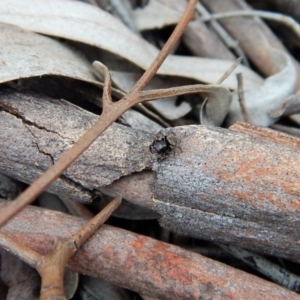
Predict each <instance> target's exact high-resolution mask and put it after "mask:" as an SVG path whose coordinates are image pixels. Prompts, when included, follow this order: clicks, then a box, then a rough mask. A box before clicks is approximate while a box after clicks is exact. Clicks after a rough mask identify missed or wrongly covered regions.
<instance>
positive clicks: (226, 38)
mask: <svg viewBox="0 0 300 300" xmlns="http://www.w3.org/2000/svg"><path fill="white" fill-rule="evenodd" d="M196 9H197V11H198V13H199V14H200V15H201V16H202V17H201V20H202V21H204V20H203V19H205V20H206V18H207V19H208V18H209V17H210V16H211V14H210V13H209V12H208V10H207V9H206V8H205V7H204V6H203V5H202V4H200V3H198V4H197V6H196ZM204 22H205V21H204ZM210 25H211V26H212V28H213V29H214V30H215V31H216V33H217V34H218V35H219V37H220V38H221V39H222V41H223V42H224V43H225V44H226V46H227V47H228V48H229V49H232V50H233V51H234V52H235V53H236V55H237V56H239V57H242V58H243V63H244V65H245V66H247V67H250V64H249V62H248V59H247V56H246V55H245V53H244V51H243V49H242V48H241V47H240V46H239V43H238V42H237V41H236V40H235V39H234V38H233V37H232V36H231V35H230V34H229V33H228V32H227V31H226V30H225V29H224V28H223V27H222V26H221V25H220V24H219V23H218V22H216V20H214V19H212V20H211V21H210Z"/></svg>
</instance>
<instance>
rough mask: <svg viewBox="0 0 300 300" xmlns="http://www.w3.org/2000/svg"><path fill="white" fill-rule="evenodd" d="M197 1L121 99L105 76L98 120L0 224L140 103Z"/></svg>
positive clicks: (11, 206) (13, 204)
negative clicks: (115, 99) (116, 98)
mask: <svg viewBox="0 0 300 300" xmlns="http://www.w3.org/2000/svg"><path fill="white" fill-rule="evenodd" d="M197 2H198V1H197V0H190V1H189V3H188V5H187V7H186V10H185V12H184V13H183V16H182V17H181V19H180V21H179V23H178V25H177V26H176V28H175V30H174V32H173V33H172V35H171V36H170V38H169V40H168V41H167V42H166V44H165V45H164V47H163V49H162V50H161V51H160V53H159V54H158V56H157V57H156V59H155V60H154V61H153V62H152V64H151V65H150V66H149V68H148V69H147V70H146V71H145V73H144V74H143V76H142V77H141V78H140V80H139V81H138V82H137V83H136V85H135V86H134V87H133V89H132V90H131V91H130V92H129V93H128V94H127V95H125V96H124V97H123V98H122V99H121V100H120V101H118V102H115V103H113V102H111V96H110V84H111V83H110V80H109V75H107V76H106V78H105V88H104V91H103V94H104V95H103V102H104V104H103V105H104V106H103V112H102V114H101V116H100V117H99V119H98V120H97V122H96V123H95V124H94V125H93V126H92V127H91V128H90V129H89V130H88V131H87V132H86V133H85V134H84V135H83V136H82V137H81V138H80V139H79V141H78V142H77V143H76V144H75V145H74V146H73V147H72V148H70V149H69V150H68V151H67V152H66V153H65V154H64V155H63V156H62V157H61V158H60V159H59V160H58V161H57V162H56V163H55V164H54V165H53V166H52V167H51V168H50V169H48V170H47V171H46V172H45V173H44V174H43V175H42V176H41V177H39V178H38V179H37V180H36V181H35V182H34V183H33V184H32V185H31V186H30V187H29V188H28V189H27V190H25V191H24V192H23V193H22V194H21V195H20V196H19V197H17V198H16V200H15V201H13V202H11V204H9V205H8V206H7V207H5V208H4V209H3V210H2V212H1V215H0V226H2V225H3V224H4V223H6V222H7V221H8V220H9V219H10V218H11V217H13V216H14V215H15V214H17V213H18V212H19V211H20V210H21V209H22V208H23V207H24V206H26V205H27V204H30V203H31V202H32V201H33V200H34V199H35V198H36V197H37V196H38V195H39V194H40V193H41V192H43V191H44V190H45V189H46V188H47V187H48V186H49V185H50V184H51V183H52V182H53V181H54V180H56V179H57V178H58V177H59V176H60V175H61V174H62V173H63V172H64V171H65V170H66V169H67V168H68V167H69V166H70V165H71V163H72V162H73V161H74V160H75V159H76V158H77V157H78V156H79V155H81V154H82V153H83V152H84V151H85V150H86V149H87V148H88V147H89V146H90V145H91V144H92V143H93V142H94V141H95V140H96V139H97V137H98V136H99V135H100V134H101V133H102V132H103V131H104V130H106V129H107V128H108V127H109V126H110V124H111V123H113V122H114V121H115V120H116V119H117V118H118V117H119V116H121V115H122V114H123V113H124V112H125V111H126V110H127V109H129V108H131V107H132V106H134V105H135V104H137V103H139V102H141V99H140V98H139V91H141V90H142V89H143V88H144V87H145V86H146V85H147V83H148V82H149V81H150V80H151V79H152V77H153V76H154V75H155V73H156V72H157V70H158V69H159V67H160V66H161V64H162V63H163V61H164V60H165V58H166V57H167V55H168V53H169V52H170V50H171V49H172V47H173V46H174V45H175V44H176V42H177V40H178V39H179V37H180V36H181V34H182V33H183V31H184V29H185V27H186V25H187V24H188V22H189V21H190V19H191V18H192V16H193V13H194V8H195V6H196V4H197Z"/></svg>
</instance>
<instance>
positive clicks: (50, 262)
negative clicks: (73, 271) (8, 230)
mask: <svg viewBox="0 0 300 300" xmlns="http://www.w3.org/2000/svg"><path fill="white" fill-rule="evenodd" d="M120 204H121V198H115V199H114V200H112V201H111V202H110V203H109V204H108V205H107V206H105V207H104V208H103V209H102V211H100V212H99V213H98V214H97V215H96V216H95V217H94V218H93V219H91V220H90V221H88V222H87V223H86V224H85V225H84V226H83V227H82V228H81V229H80V230H79V231H77V232H76V233H75V234H74V235H72V236H71V237H69V238H66V239H63V240H58V241H57V242H56V244H55V246H54V248H53V249H52V251H51V252H50V253H48V254H46V255H42V254H40V253H38V252H36V251H34V250H32V249H30V248H28V247H26V246H24V245H20V244H19V243H17V242H16V241H15V240H13V239H11V238H10V237H8V236H6V235H5V234H3V233H1V232H0V246H1V247H3V248H4V249H6V250H7V251H9V252H11V253H12V254H14V255H16V256H17V257H19V258H20V259H21V260H23V261H24V262H26V263H27V264H29V265H30V266H32V267H33V268H35V269H36V270H37V271H38V272H39V274H40V275H41V277H42V286H41V299H54V298H51V297H53V296H55V297H56V298H55V299H66V298H65V296H64V281H63V279H64V272H65V267H66V264H67V262H68V261H69V259H70V258H71V257H72V256H73V255H74V254H75V253H76V252H77V251H78V249H79V248H80V247H81V245H82V244H83V243H84V242H85V241H86V240H87V239H88V238H89V237H91V236H92V235H93V234H94V233H95V231H96V230H98V228H99V227H100V225H102V224H103V223H104V222H105V221H106V220H107V219H108V218H109V216H110V215H111V214H112V213H113V212H114V211H115V210H116V209H117V208H118V206H119V205H120Z"/></svg>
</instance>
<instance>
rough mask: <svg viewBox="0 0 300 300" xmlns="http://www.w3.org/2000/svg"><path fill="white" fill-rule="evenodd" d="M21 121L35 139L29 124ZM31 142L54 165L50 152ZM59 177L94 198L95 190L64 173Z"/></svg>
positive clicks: (95, 195) (96, 194)
mask: <svg viewBox="0 0 300 300" xmlns="http://www.w3.org/2000/svg"><path fill="white" fill-rule="evenodd" d="M23 123H24V125H25V128H26V129H27V130H28V131H29V132H30V134H31V135H32V136H33V137H34V138H35V139H38V137H37V136H36V135H35V134H34V133H33V132H32V130H31V129H30V126H28V125H27V124H26V123H25V122H23ZM39 129H41V128H39ZM32 143H33V145H34V146H35V147H36V148H37V150H38V152H39V153H41V154H43V155H45V156H47V157H49V158H50V160H51V163H52V165H54V163H55V160H54V157H53V156H52V155H51V154H50V153H48V152H45V151H43V150H42V149H41V148H40V147H39V144H38V143H37V142H35V141H32ZM36 167H38V166H36ZM40 170H41V171H43V172H44V171H45V170H42V169H40ZM59 178H60V179H61V180H62V181H64V182H65V183H66V184H67V185H69V186H72V187H74V188H76V190H79V191H81V192H83V193H87V194H88V195H89V197H90V198H91V199H94V198H96V197H97V196H98V193H97V191H96V190H90V189H88V188H86V187H84V186H83V185H82V184H80V183H79V182H77V181H75V180H73V179H71V178H68V177H67V176H65V175H63V174H62V175H61V176H60V177H59Z"/></svg>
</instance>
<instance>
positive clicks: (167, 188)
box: [0, 90, 300, 261]
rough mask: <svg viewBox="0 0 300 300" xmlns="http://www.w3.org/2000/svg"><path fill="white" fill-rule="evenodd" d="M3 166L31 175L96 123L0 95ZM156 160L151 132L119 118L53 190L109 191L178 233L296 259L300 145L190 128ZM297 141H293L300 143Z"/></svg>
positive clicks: (72, 110)
mask: <svg viewBox="0 0 300 300" xmlns="http://www.w3.org/2000/svg"><path fill="white" fill-rule="evenodd" d="M0 107H2V111H1V112H0V126H1V134H0V143H1V146H0V172H3V173H6V174H8V175H10V176H12V177H15V178H18V179H20V180H23V181H26V182H28V183H30V182H32V181H33V180H34V179H35V178H36V177H37V176H38V175H40V174H41V173H42V172H43V170H45V169H46V168H48V167H49V166H50V165H51V164H52V160H56V159H57V158H58V157H59V156H60V155H61V153H62V152H63V151H65V149H67V148H68V147H70V146H71V145H72V144H73V143H74V142H75V141H76V140H77V139H78V137H79V136H80V135H81V134H82V133H83V132H84V131H85V130H86V129H87V128H88V127H89V126H90V125H91V124H92V122H94V121H95V119H96V116H95V115H93V114H91V113H88V112H86V111H83V110H81V109H79V108H77V107H74V106H73V105H71V104H69V103H67V102H65V101H56V100H51V99H49V98H46V97H39V96H36V95H33V94H24V93H23V94H21V93H16V92H11V91H8V90H6V91H2V92H1V94H0ZM170 133H174V134H175V135H176V137H177V140H178V143H179V144H178V146H177V147H175V149H174V150H175V151H174V153H171V154H170V156H169V157H168V158H167V159H165V160H163V161H158V160H157V157H156V155H155V154H152V153H151V152H150V151H149V145H150V144H151V143H152V141H153V140H154V139H155V135H152V134H148V133H146V132H142V131H138V130H133V129H131V128H129V127H126V126H122V125H118V124H113V125H112V126H111V127H110V128H109V129H108V130H107V131H106V132H105V133H104V134H103V135H102V136H101V137H99V138H98V139H97V141H96V142H95V143H94V144H93V146H92V147H91V148H90V149H89V150H88V151H87V152H85V153H84V155H83V156H82V157H80V158H79V159H78V160H77V161H76V162H75V163H74V165H72V166H71V167H70V168H69V169H68V170H67V171H66V172H65V173H64V176H63V177H62V179H61V180H60V181H58V182H57V183H55V184H53V185H52V187H51V191H52V192H55V193H56V194H58V195H59V196H61V197H69V198H72V199H73V200H75V201H90V200H91V198H92V194H94V193H95V192H97V191H100V190H101V191H104V192H106V193H108V194H110V195H122V196H123V197H124V198H126V199H127V200H129V201H131V202H134V203H138V204H140V205H144V206H145V207H148V208H152V209H154V210H155V211H157V212H158V213H160V214H161V216H162V217H161V219H160V222H161V225H162V226H164V227H166V228H168V229H170V230H172V231H176V232H179V233H183V234H187V235H191V236H195V237H199V238H205V239H208V240H212V241H218V242H224V243H231V244H234V245H238V246H239V247H244V248H248V249H252V250H254V251H258V252H262V253H267V254H274V255H278V256H281V257H285V258H289V259H292V260H295V261H299V250H300V237H299V230H298V229H299V223H300V222H299V220H300V214H299V210H300V198H299V193H300V189H299V179H300V170H299V165H300V164H299V163H300V152H299V149H298V148H297V147H296V146H295V145H294V146H292V147H289V146H287V145H285V144H284V142H280V143H278V142H276V141H272V139H270V138H263V137H262V136H260V135H257V136H252V135H250V134H243V133H239V132H235V131H232V130H227V129H221V128H212V127H205V126H184V127H177V128H170V129H167V130H165V134H166V135H168V134H170ZM296 144H297V143H296Z"/></svg>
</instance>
